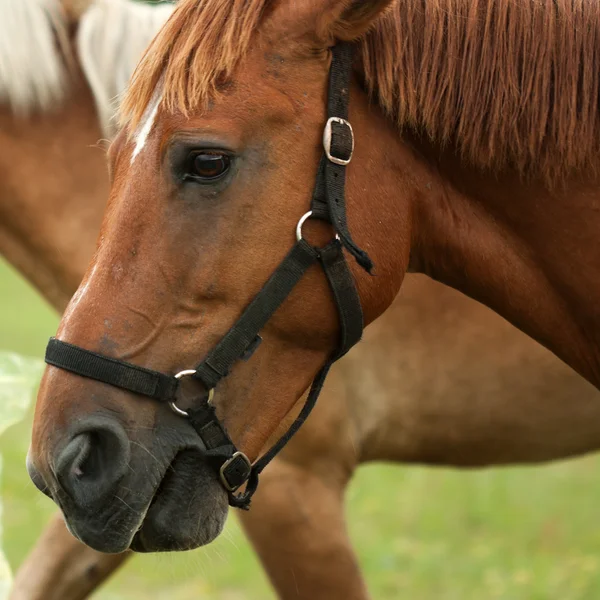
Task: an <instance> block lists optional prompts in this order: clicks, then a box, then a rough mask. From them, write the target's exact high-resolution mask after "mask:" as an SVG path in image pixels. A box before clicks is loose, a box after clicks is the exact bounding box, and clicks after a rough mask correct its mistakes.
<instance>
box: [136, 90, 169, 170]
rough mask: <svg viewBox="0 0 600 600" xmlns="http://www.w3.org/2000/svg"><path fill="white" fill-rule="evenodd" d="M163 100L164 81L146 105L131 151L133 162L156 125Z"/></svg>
mask: <svg viewBox="0 0 600 600" xmlns="http://www.w3.org/2000/svg"><path fill="white" fill-rule="evenodd" d="M161 100H162V82H159V84H158V86H157V87H156V90H155V91H154V95H153V96H152V100H151V101H150V104H148V106H147V107H146V110H145V111H144V115H143V116H142V120H141V121H140V124H139V126H138V128H137V131H136V133H135V136H134V138H135V147H134V149H133V152H132V153H131V164H133V161H134V160H135V159H136V157H137V155H138V154H139V153H140V152H141V151H142V150H143V149H144V146H145V145H146V142H147V141H148V136H149V135H150V132H151V131H152V126H153V125H154V120H155V119H156V113H158V107H159V106H160V103H161Z"/></svg>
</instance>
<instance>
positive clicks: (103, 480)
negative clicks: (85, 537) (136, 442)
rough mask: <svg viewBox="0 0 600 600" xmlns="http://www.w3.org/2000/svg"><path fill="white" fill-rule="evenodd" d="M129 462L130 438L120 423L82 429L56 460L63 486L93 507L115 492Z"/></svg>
mask: <svg viewBox="0 0 600 600" xmlns="http://www.w3.org/2000/svg"><path fill="white" fill-rule="evenodd" d="M128 463H129V440H128V439H127V436H126V434H125V431H124V430H123V429H122V428H121V427H120V426H119V425H116V424H111V425H110V426H108V425H103V426H102V427H95V428H93V429H88V430H85V431H82V432H81V433H79V434H77V435H76V436H74V437H73V438H72V439H71V440H70V441H69V443H68V444H67V445H66V446H65V447H64V448H63V450H62V451H61V452H60V454H59V455H58V458H57V460H56V476H57V479H58V482H59V484H60V486H61V487H62V488H63V489H64V490H65V491H66V492H67V493H68V494H69V495H70V496H71V497H72V498H73V500H75V501H76V502H77V503H78V504H80V505H82V506H91V505H93V504H94V503H96V502H100V501H102V499H103V498H104V497H105V496H106V495H107V494H110V493H111V492H113V491H114V488H115V486H116V484H117V483H118V482H119V480H120V479H121V477H122V476H123V475H124V474H125V471H126V469H127V465H128Z"/></svg>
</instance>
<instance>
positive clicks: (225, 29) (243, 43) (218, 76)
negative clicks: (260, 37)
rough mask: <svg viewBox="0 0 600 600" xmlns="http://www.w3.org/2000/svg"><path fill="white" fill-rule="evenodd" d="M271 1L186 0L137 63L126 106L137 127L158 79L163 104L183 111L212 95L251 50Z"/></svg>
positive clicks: (126, 118) (125, 117)
mask: <svg viewBox="0 0 600 600" xmlns="http://www.w3.org/2000/svg"><path fill="white" fill-rule="evenodd" d="M268 2H269V0H202V1H198V0H182V1H181V2H180V3H179V4H178V5H177V8H176V9H175V11H174V13H173V15H172V16H171V18H170V19H169V20H168V22H167V23H166V25H165V26H164V27H163V29H162V30H161V31H160V32H159V34H158V35H157V36H156V38H155V39H154V40H153V41H152V43H151V44H150V46H149V47H148V49H147V50H146V53H145V55H144V57H143V58H142V60H141V62H140V64H139V65H138V67H137V69H136V71H135V73H134V76H133V79H132V82H131V85H130V87H129V90H128V91H127V94H126V95H125V98H124V101H123V104H122V106H121V117H122V119H121V120H122V123H123V124H127V125H129V130H130V131H135V130H136V129H137V127H138V125H139V122H140V120H141V119H142V116H143V114H144V111H145V109H146V107H147V106H148V105H149V104H150V102H151V99H152V97H153V94H154V92H155V89H156V86H157V84H158V81H159V80H160V79H161V78H162V79H163V81H164V93H163V96H162V105H163V106H164V107H165V108H166V109H167V110H169V111H171V112H173V111H175V110H179V111H181V112H182V113H184V114H188V113H189V112H191V111H194V110H197V109H199V108H201V107H203V106H205V105H206V103H207V102H208V101H209V100H210V99H211V98H213V97H214V96H215V95H216V94H217V92H218V89H219V87H220V86H221V85H222V84H225V83H227V81H228V80H229V79H230V78H231V77H232V75H233V72H234V70H235V67H236V66H237V65H238V63H239V61H240V60H241V59H242V58H243V57H244V56H245V54H246V53H247V50H248V47H249V44H250V40H251V38H252V36H253V34H254V33H255V32H256V30H257V28H258V25H259V23H260V21H261V18H262V16H263V14H264V12H265V7H266V5H267V4H268Z"/></svg>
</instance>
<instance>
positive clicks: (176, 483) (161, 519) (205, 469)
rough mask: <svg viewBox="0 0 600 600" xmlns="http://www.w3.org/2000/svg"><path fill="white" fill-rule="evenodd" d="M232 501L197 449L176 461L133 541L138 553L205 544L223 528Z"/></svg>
mask: <svg viewBox="0 0 600 600" xmlns="http://www.w3.org/2000/svg"><path fill="white" fill-rule="evenodd" d="M227 511H228V501H227V494H226V492H225V490H224V489H223V488H222V487H221V485H220V484H219V482H218V480H217V478H216V476H215V473H214V471H213V470H212V469H211V468H210V466H209V465H207V463H206V460H205V459H204V458H203V457H202V455H201V454H200V453H199V452H198V451H197V450H183V451H181V452H180V453H179V454H178V455H177V456H176V457H175V459H174V460H173V462H172V463H171V465H170V466H169V468H168V469H167V471H166V473H165V475H164V477H163V479H162V481H161V482H160V484H159V486H158V488H157V489H156V492H155V494H154V496H153V498H152V500H151V502H150V504H149V506H148V509H147V510H146V513H145V515H144V516H143V519H142V520H141V522H140V525H139V528H138V530H137V532H136V533H135V535H134V536H133V539H132V541H131V544H130V549H131V550H133V551H135V552H173V551H184V550H192V549H194V548H198V547H199V546H204V545H205V544H208V543H209V542H212V541H213V540H214V539H215V538H216V537H217V536H218V535H219V534H220V533H221V531H222V529H223V526H224V525H225V520H226V518H227Z"/></svg>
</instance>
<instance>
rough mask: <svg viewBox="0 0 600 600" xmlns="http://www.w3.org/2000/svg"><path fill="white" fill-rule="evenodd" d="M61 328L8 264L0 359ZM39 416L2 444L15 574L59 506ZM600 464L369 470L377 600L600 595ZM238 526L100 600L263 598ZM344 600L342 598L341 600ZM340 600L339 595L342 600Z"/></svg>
mask: <svg viewBox="0 0 600 600" xmlns="http://www.w3.org/2000/svg"><path fill="white" fill-rule="evenodd" d="M56 323H57V318H56V316H55V315H54V314H53V313H52V311H51V310H50V309H48V308H47V307H46V306H45V305H44V304H43V302H42V301H41V300H40V299H39V298H38V297H37V296H36V294H35V293H34V292H32V290H31V289H29V288H28V286H27V285H25V284H24V283H23V282H22V281H21V280H20V279H18V278H17V276H16V275H15V273H14V272H13V271H12V270H11V269H10V268H9V267H7V266H6V265H5V264H3V263H1V262H0V351H2V350H11V351H15V352H19V353H22V354H26V355H31V356H36V357H41V356H42V353H43V348H44V345H45V343H46V340H47V338H48V336H49V335H51V334H52V333H53V331H54V329H55V327H56ZM29 430H30V419H29V420H28V421H27V422H24V423H22V424H20V425H18V426H15V427H13V428H12V429H11V430H10V431H9V432H8V433H7V434H6V435H5V436H4V437H3V439H2V440H1V441H0V451H1V452H2V454H3V456H4V458H5V471H4V474H3V483H2V498H3V502H4V505H5V512H4V526H5V549H6V552H7V554H8V557H9V560H10V562H11V565H12V567H13V569H15V568H17V567H18V565H19V563H20V562H21V560H22V559H23V557H24V556H25V555H26V553H27V551H28V549H29V548H30V547H31V545H32V544H33V543H34V541H35V539H36V538H37V536H38V534H39V533H40V531H41V530H42V528H43V525H44V523H46V522H47V520H48V518H49V515H50V514H51V513H52V512H53V510H54V508H53V506H52V504H51V503H50V501H48V500H47V499H45V498H44V497H43V496H42V495H41V494H39V492H37V491H35V490H34V488H33V486H32V484H30V483H29V480H28V478H27V474H26V472H25V468H24V462H25V453H26V450H27V446H28V442H29ZM599 467H600V460H599V459H598V458H595V457H591V458H586V459H581V460H576V461H569V462H565V463H561V464H556V465H553V466H551V467H543V468H539V467H538V468H535V469H527V468H518V469H502V470H500V469H498V470H494V471H483V472H477V473H459V472H453V471H450V470H445V469H421V468H400V467H395V466H369V467H365V468H363V469H362V470H361V471H360V472H359V473H358V475H357V476H356V478H355V481H354V482H353V484H352V486H351V488H350V491H349V494H348V502H347V506H348V513H349V521H350V530H351V534H352V537H353V539H354V541H355V546H356V549H357V551H358V554H359V556H360V559H361V562H362V565H363V567H364V571H365V573H366V577H367V580H368V583H369V586H370V589H371V591H372V594H373V597H374V598H375V599H378V600H392V599H393V600H395V599H399V598H410V599H411V600H471V599H473V600H475V599H476V600H484V599H497V598H500V599H503V600H549V599H551V600H554V599H557V600H558V599H560V600H594V599H597V598H600V527H598V525H597V520H598V513H599V511H598V506H599V503H600V481H599V477H598V475H599V473H600V469H599ZM272 597H273V595H272V592H271V591H270V589H269V586H268V583H267V582H266V580H265V578H264V576H263V575H262V572H261V569H260V567H259V565H258V562H257V560H256V559H255V558H254V557H253V554H252V552H251V550H250V548H249V546H248V544H247V543H246V541H245V540H244V537H243V535H242V533H241V531H240V529H239V527H238V526H237V524H236V521H235V519H234V518H231V519H230V520H229V523H228V527H227V529H226V532H225V534H224V535H223V536H222V537H221V538H220V539H219V540H218V542H216V543H215V544H213V545H211V546H209V547H208V548H206V549H201V550H198V551H195V552H190V553H186V554H183V555H181V554H177V555H174V554H173V555H159V556H139V557H136V558H135V559H134V560H132V561H131V562H130V563H129V564H128V565H127V566H126V567H125V568H124V569H122V570H121V571H120V573H119V574H118V575H117V576H116V577H115V578H114V579H112V580H111V581H110V583H109V584H108V585H106V586H105V587H103V588H102V589H101V591H99V592H98V593H97V594H96V596H95V598H98V599H100V600H138V599H140V600H141V599H142V598H144V599H147V598H152V599H154V600H162V599H165V600H166V599H168V600H192V599H193V600H196V599H204V598H205V599H211V600H266V599H269V598H272ZM332 600H337V599H332ZM340 600H341V599H340Z"/></svg>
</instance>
